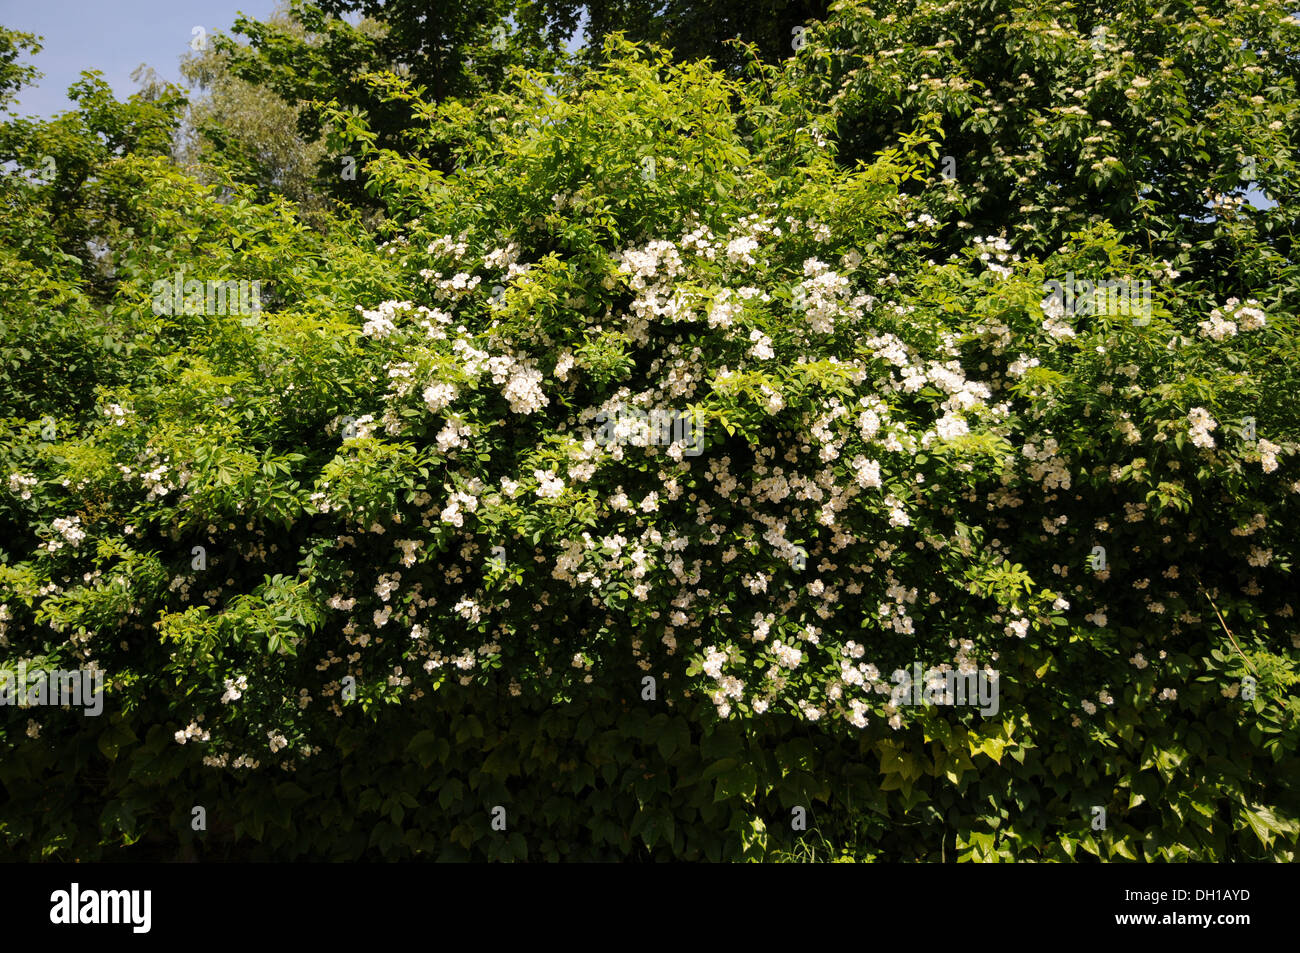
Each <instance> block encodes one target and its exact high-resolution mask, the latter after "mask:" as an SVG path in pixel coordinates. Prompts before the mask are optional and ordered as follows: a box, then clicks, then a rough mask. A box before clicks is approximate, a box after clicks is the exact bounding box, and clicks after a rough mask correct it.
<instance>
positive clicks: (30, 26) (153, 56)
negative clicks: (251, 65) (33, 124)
mask: <svg viewBox="0 0 1300 953" xmlns="http://www.w3.org/2000/svg"><path fill="white" fill-rule="evenodd" d="M276 6H277V0H0V24H3V25H5V26H7V27H9V28H10V29H11V30H21V31H23V32H25V33H37V34H40V35H41V36H43V37H44V43H45V49H43V50H42V51H41V52H40V53H39V54H37V55H36V56H35V57H32V58H29V59H27V60H25V62H29V63H31V64H32V65H34V66H35V67H36V68H37V69H39V70H40V71H41V72H42V73H44V74H45V75H44V76H43V77H42V78H41V80H40V81H39V83H38V84H37V85H35V86H30V87H27V88H25V89H23V90H21V91H20V93H19V95H18V100H17V103H15V104H14V106H13V107H12V109H13V111H14V112H16V113H18V114H20V115H29V114H30V115H38V116H47V117H48V116H52V115H54V114H55V113H58V112H61V111H63V110H65V109H67V108H69V106H70V103H69V102H68V97H67V89H68V87H69V86H70V85H72V84H73V83H75V82H76V81H77V78H78V77H79V75H80V74H81V71H82V70H88V69H97V70H101V71H102V72H103V74H104V79H105V80H106V81H107V82H108V83H109V85H111V86H112V87H113V90H114V92H116V93H117V95H118V96H119V97H124V96H127V95H129V94H130V93H133V92H135V90H136V85H135V83H133V82H131V73H132V71H133V70H134V69H135V68H136V67H137V66H139V65H140V64H141V63H147V64H148V65H149V66H152V67H153V68H154V69H155V70H157V71H158V75H159V76H160V77H162V78H163V79H167V80H171V81H172V82H174V83H180V82H181V72H180V58H181V56H182V55H183V54H184V53H186V52H187V51H188V50H189V45H190V40H191V39H192V37H193V34H192V31H193V29H194V27H196V26H201V27H203V28H204V29H205V30H206V31H207V32H208V33H209V34H211V33H214V32H217V31H229V30H230V27H231V25H232V24H233V23H234V22H235V17H236V16H238V15H239V14H240V13H244V14H247V15H248V16H251V17H254V18H256V19H263V18H265V17H267V16H269V15H270V13H271V12H272V11H273V10H274V9H275V8H276Z"/></svg>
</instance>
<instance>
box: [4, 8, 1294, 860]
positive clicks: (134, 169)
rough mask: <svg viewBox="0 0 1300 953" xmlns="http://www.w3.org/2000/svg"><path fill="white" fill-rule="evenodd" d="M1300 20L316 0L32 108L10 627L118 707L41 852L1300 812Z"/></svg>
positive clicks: (1050, 847)
mask: <svg viewBox="0 0 1300 953" xmlns="http://www.w3.org/2000/svg"><path fill="white" fill-rule="evenodd" d="M344 14H346V15H348V16H349V17H350V19H344V18H341V15H344ZM580 23H584V24H586V28H587V34H586V35H587V37H588V42H587V43H586V45H585V46H583V45H579V46H577V47H576V48H574V49H570V48H569V47H570V45H571V44H570V41H569V37H571V36H572V35H573V34H574V31H575V29H576V28H577V26H578V25H579V24H580ZM737 34H739V38H738V39H737V38H736V35H737ZM1298 37H1300V21H1298V20H1297V19H1296V18H1294V17H1292V16H1291V14H1290V13H1289V12H1287V10H1286V8H1285V6H1284V5H1282V4H1277V3H1269V2H1261V3H1252V4H1248V5H1247V4H1241V3H1223V4H1212V5H1197V4H1191V3H1187V4H1180V3H1173V4H1164V5H1162V6H1160V7H1148V6H1147V5H1145V4H1141V3H1132V4H1120V5H1117V4H1074V5H1070V6H1068V7H1061V6H1059V5H1051V6H1050V7H1044V6H1035V5H1032V4H1025V3H1023V2H1012V0H994V2H988V0H983V2H979V3H975V2H964V0H953V2H948V3H937V2H930V0H927V2H922V3H919V4H916V5H913V6H908V7H899V8H897V9H895V8H889V9H885V8H883V7H871V6H868V5H867V4H865V3H856V2H854V3H840V4H834V5H831V6H830V7H829V8H827V7H824V6H818V5H808V6H802V5H797V4H792V5H780V4H770V5H765V4H760V5H757V6H756V7H751V6H750V5H745V6H744V7H742V6H741V5H739V4H708V3H705V4H689V3H675V2H674V3H668V4H664V5H659V6H652V5H639V4H621V3H618V4H583V5H572V4H559V3H535V4H533V3H522V2H519V3H513V2H511V3H507V2H502V3H499V4H485V5H482V6H480V7H478V8H472V7H470V6H468V5H458V6H453V5H445V7H444V5H441V4H435V5H433V6H430V5H429V4H416V3H406V2H400V3H377V2H376V3H371V2H335V3H325V4H323V5H322V6H312V5H308V4H305V3H300V2H297V3H293V4H292V5H290V6H289V7H288V8H287V9H286V11H285V12H284V13H283V14H282V15H277V16H276V17H274V18H272V19H271V20H269V21H268V22H265V23H262V22H255V21H252V20H247V19H241V20H239V21H238V22H237V23H236V24H235V29H234V30H233V31H232V33H231V35H229V36H226V37H220V38H218V39H217V41H216V42H215V43H214V44H213V45H212V47H211V49H209V50H205V51H197V55H194V56H192V57H190V58H189V60H188V61H187V64H186V67H185V75H186V77H187V79H188V80H189V81H191V82H192V83H194V84H195V86H196V87H197V88H196V89H194V90H192V91H191V94H190V95H188V96H187V95H186V94H185V93H184V92H183V91H181V90H179V89H176V88H174V87H171V86H168V85H166V84H162V83H159V82H157V81H152V82H148V83H146V85H145V88H144V89H142V91H141V92H140V93H138V94H136V95H134V96H132V97H130V98H129V99H128V100H127V101H125V102H122V101H118V100H116V99H115V98H114V97H113V96H112V95H111V93H110V92H109V90H108V89H107V87H106V86H105V85H104V83H103V82H102V80H101V79H100V78H98V77H97V76H96V75H94V74H90V73H88V74H86V75H85V78H84V80H83V81H82V82H81V83H80V84H78V86H77V87H75V88H74V91H73V92H74V95H73V99H74V102H75V104H76V108H75V109H73V110H72V111H70V112H68V113H66V114H64V115H61V116H58V117H56V118H54V119H52V120H49V121H41V120H37V119H30V118H29V119H17V118H9V119H6V120H5V121H4V122H3V123H2V124H0V178H2V180H3V181H2V183H0V195H2V196H3V202H4V212H5V214H4V215H3V216H2V217H0V233H2V234H0V238H3V241H2V242H0V320H3V334H2V335H0V659H3V662H4V664H3V673H0V674H3V675H4V676H5V678H6V680H7V681H6V682H5V684H6V685H7V686H16V685H17V682H16V678H17V674H16V673H18V672H19V671H22V672H24V673H26V674H27V675H28V676H29V677H31V678H35V679H36V681H40V677H39V673H40V672H41V671H42V670H50V671H76V670H83V671H84V670H90V671H98V672H101V673H102V674H103V678H104V697H103V702H104V705H103V713H102V714H101V715H98V716H93V717H92V716H88V715H86V714H84V713H83V712H82V711H81V710H79V709H78V706H77V705H76V704H72V705H69V706H67V707H63V708H61V707H59V706H57V705H50V704H48V703H45V704H33V705H31V706H19V705H18V704H17V698H18V696H17V695H15V694H14V692H17V691H19V689H18V688H14V689H13V691H10V692H9V696H12V697H11V698H10V700H9V701H8V702H7V703H6V704H5V705H4V706H2V707H3V711H2V712H0V751H2V752H3V757H0V784H2V785H3V786H4V791H5V797H4V798H3V799H0V805H2V806H0V844H3V851H4V853H5V855H6V856H10V857H13V858H40V857H56V858H63V859H74V858H75V859H95V858H123V859H125V858H136V857H171V856H177V855H180V856H203V857H213V858H216V857H225V858H252V859H257V858H281V859H286V858H309V859H353V858H361V857H367V858H412V857H422V858H437V859H449V860H450V859H482V858H490V859H519V858H530V859H533V858H546V859H571V858H589V859H711V860H718V859H723V858H729V859H730V858H748V859H808V858H816V859H845V860H950V859H956V860H1005V859H1021V860H1048V861H1061V860H1084V859H1093V860H1114V859H1124V860H1149V861H1156V860H1165V861H1174V860H1189V859H1194V860H1292V859H1294V854H1295V849H1296V842H1297V838H1300V800H1298V799H1297V788H1296V785H1297V781H1298V780H1300V778H1298V777H1297V767H1296V761H1295V759H1294V757H1291V756H1290V755H1291V754H1292V753H1293V752H1294V750H1295V747H1296V744H1297V740H1300V739H1298V737H1297V734H1298V728H1297V715H1298V714H1300V708H1298V707H1297V702H1296V698H1295V684H1296V682H1297V674H1296V669H1297V661H1298V660H1300V630H1298V629H1297V625H1296V622H1295V617H1294V606H1293V603H1294V598H1295V597H1294V586H1293V585H1292V584H1291V583H1289V582H1288V580H1289V579H1290V576H1291V569H1292V559H1293V558H1294V549H1295V546H1296V540H1297V533H1296V532H1295V529H1296V526H1297V494H1300V476H1298V475H1297V474H1296V472H1295V460H1294V457H1295V452H1296V449H1297V441H1298V440H1300V427H1298V424H1300V417H1298V416H1297V413H1296V411H1295V408H1294V402H1293V401H1291V400H1290V399H1289V397H1290V395H1291V394H1292V393H1294V391H1295V389H1296V387H1297V385H1298V384H1300V381H1298V380H1297V371H1296V368H1297V366H1300V363H1298V362H1297V357H1300V355H1297V345H1296V342H1297V337H1296V305H1297V295H1298V294H1300V281H1298V278H1297V269H1296V263H1295V261H1294V253H1293V251H1292V247H1293V246H1292V241H1293V237H1294V231H1295V224H1296V216H1295V213H1294V209H1295V207H1296V201H1295V199H1296V196H1295V194H1294V189H1295V187H1296V186H1295V177H1294V175H1293V172H1294V169H1295V163H1296V155H1297V153H1296V143H1295V139H1294V130H1295V129H1296V128H1297V127H1296V122H1295V120H1296V118H1297V109H1298V106H1300V97H1298V96H1297V91H1296V76H1295V69H1296V65H1297V63H1296V48H1297V47H1296V43H1297V38H1298ZM724 41H725V42H724ZM36 43H37V40H36V39H35V38H33V37H30V36H24V35H22V34H17V33H13V32H11V31H6V30H0V102H3V101H4V98H5V97H7V96H11V95H12V92H13V90H14V89H15V88H18V87H19V85H20V84H22V83H24V82H28V81H30V79H31V78H32V72H31V70H30V69H29V68H27V67H26V66H24V65H23V62H22V61H23V58H24V57H25V56H27V55H30V53H31V52H32V51H33V50H34V49H36V48H37V47H36ZM1252 189H1253V191H1252ZM1258 192H1262V193H1263V194H1264V195H1266V196H1267V197H1268V200H1267V201H1259V200H1247V199H1246V196H1247V195H1248V194H1250V195H1256V193H1258ZM918 671H926V672H928V673H929V674H928V675H927V676H926V680H925V684H917V685H915V686H911V683H910V682H909V679H912V678H913V677H914V676H913V673H915V672H918ZM33 673H35V674H33ZM962 680H967V682H966V683H968V684H969V685H971V686H975V685H976V684H978V685H979V686H980V691H981V694H980V699H979V703H978V704H977V703H976V702H975V700H974V698H973V697H972V698H965V697H964V696H954V694H953V693H952V691H951V690H950V688H951V686H954V685H956V684H962V683H963V682H962ZM945 686H948V687H945ZM26 689H27V686H22V690H23V691H26ZM913 689H914V690H913ZM985 689H989V690H991V691H992V695H991V696H989V695H987V694H983V692H984V690H985ZM6 690H8V689H6ZM972 690H973V688H972ZM9 696H6V697H9ZM33 698H35V696H33V695H31V694H25V695H24V696H23V700H31V699H33ZM37 701H38V702H39V699H37ZM195 805H206V806H207V817H208V824H207V827H206V828H204V829H202V830H195V829H194V827H193V825H192V823H191V817H192V809H193V807H194V806H195ZM498 809H500V811H501V812H503V813H498ZM303 817H311V818H313V819H314V820H315V819H319V820H320V821H322V822H323V823H319V824H316V823H313V824H311V825H303V824H302V823H301V822H300V819H301V818H303ZM503 817H504V818H508V821H506V822H505V827H504V828H503V827H501V826H500V825H501V822H502V821H501V819H502V818H503Z"/></svg>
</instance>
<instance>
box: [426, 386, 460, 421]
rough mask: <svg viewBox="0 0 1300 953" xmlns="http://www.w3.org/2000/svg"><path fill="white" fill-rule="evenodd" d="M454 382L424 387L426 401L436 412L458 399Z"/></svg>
mask: <svg viewBox="0 0 1300 953" xmlns="http://www.w3.org/2000/svg"><path fill="white" fill-rule="evenodd" d="M456 396H457V390H456V386H455V385H454V384H431V385H430V386H428V387H426V388H425V389H424V403H425V406H426V407H428V408H429V410H431V411H433V412H434V413H435V414H436V413H438V411H440V410H442V409H444V408H445V407H447V405H449V404H450V403H451V402H452V401H453V400H455V399H456Z"/></svg>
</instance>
